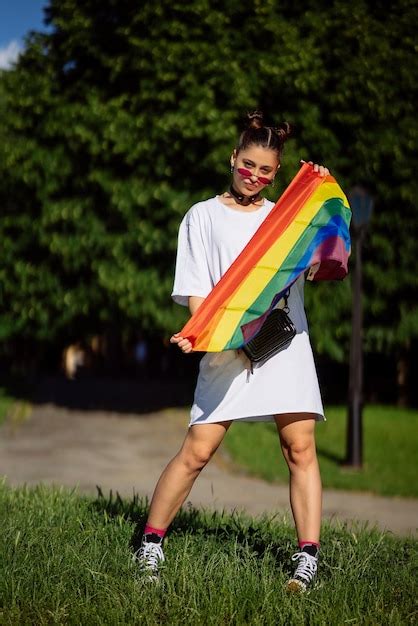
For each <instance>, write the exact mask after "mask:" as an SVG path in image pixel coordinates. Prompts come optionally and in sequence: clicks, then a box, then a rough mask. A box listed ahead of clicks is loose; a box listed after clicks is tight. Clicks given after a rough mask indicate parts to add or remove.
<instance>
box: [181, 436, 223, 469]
mask: <svg viewBox="0 0 418 626" xmlns="http://www.w3.org/2000/svg"><path fill="white" fill-rule="evenodd" d="M214 452H215V450H212V448H211V447H210V446H208V445H205V444H202V443H199V444H194V445H190V446H187V448H186V449H184V450H182V453H181V456H182V460H183V463H184V464H185V466H186V467H187V469H188V470H189V471H191V472H196V471H200V470H201V469H203V468H204V467H205V465H206V464H207V463H208V462H209V461H210V459H211V458H212V456H213V453H214Z"/></svg>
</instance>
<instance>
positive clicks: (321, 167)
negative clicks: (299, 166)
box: [300, 159, 329, 176]
mask: <svg viewBox="0 0 418 626" xmlns="http://www.w3.org/2000/svg"><path fill="white" fill-rule="evenodd" d="M300 162H301V163H306V161H304V160H303V159H301V160H300ZM308 164H309V165H312V167H313V171H314V172H318V174H319V175H320V176H328V174H329V169H328V168H327V167H325V165H318V163H314V162H313V161H308Z"/></svg>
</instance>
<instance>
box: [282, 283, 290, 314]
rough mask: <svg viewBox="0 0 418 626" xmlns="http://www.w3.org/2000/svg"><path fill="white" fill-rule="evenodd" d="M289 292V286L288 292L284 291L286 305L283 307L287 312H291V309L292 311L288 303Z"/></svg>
mask: <svg viewBox="0 0 418 626" xmlns="http://www.w3.org/2000/svg"><path fill="white" fill-rule="evenodd" d="M289 294H290V287H289V288H288V290H287V291H286V293H284V294H283V298H284V307H283V309H282V310H283V311H284V312H285V313H289V311H290V309H289V307H288V305H287V299H288V297H289Z"/></svg>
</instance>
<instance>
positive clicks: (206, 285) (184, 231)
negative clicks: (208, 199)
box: [171, 209, 213, 306]
mask: <svg viewBox="0 0 418 626" xmlns="http://www.w3.org/2000/svg"><path fill="white" fill-rule="evenodd" d="M206 248H207V247H206V246H205V245H204V237H203V232H202V225H201V223H200V221H199V219H198V217H196V215H194V214H193V211H192V209H190V211H188V213H186V215H185V216H184V218H183V220H182V222H181V224H180V228H179V235H178V245H177V257H176V269H175V276H174V286H173V291H172V294H171V297H172V298H173V300H174V302H177V304H181V305H182V306H188V303H189V296H199V297H201V298H206V296H207V295H208V294H209V293H210V292H211V291H212V288H213V283H212V279H211V275H210V268H209V263H208V250H207V249H206Z"/></svg>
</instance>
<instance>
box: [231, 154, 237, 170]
mask: <svg viewBox="0 0 418 626" xmlns="http://www.w3.org/2000/svg"><path fill="white" fill-rule="evenodd" d="M236 158H237V151H236V150H234V151H233V153H232V154H231V159H230V161H231V167H234V165H235V159H236Z"/></svg>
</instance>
